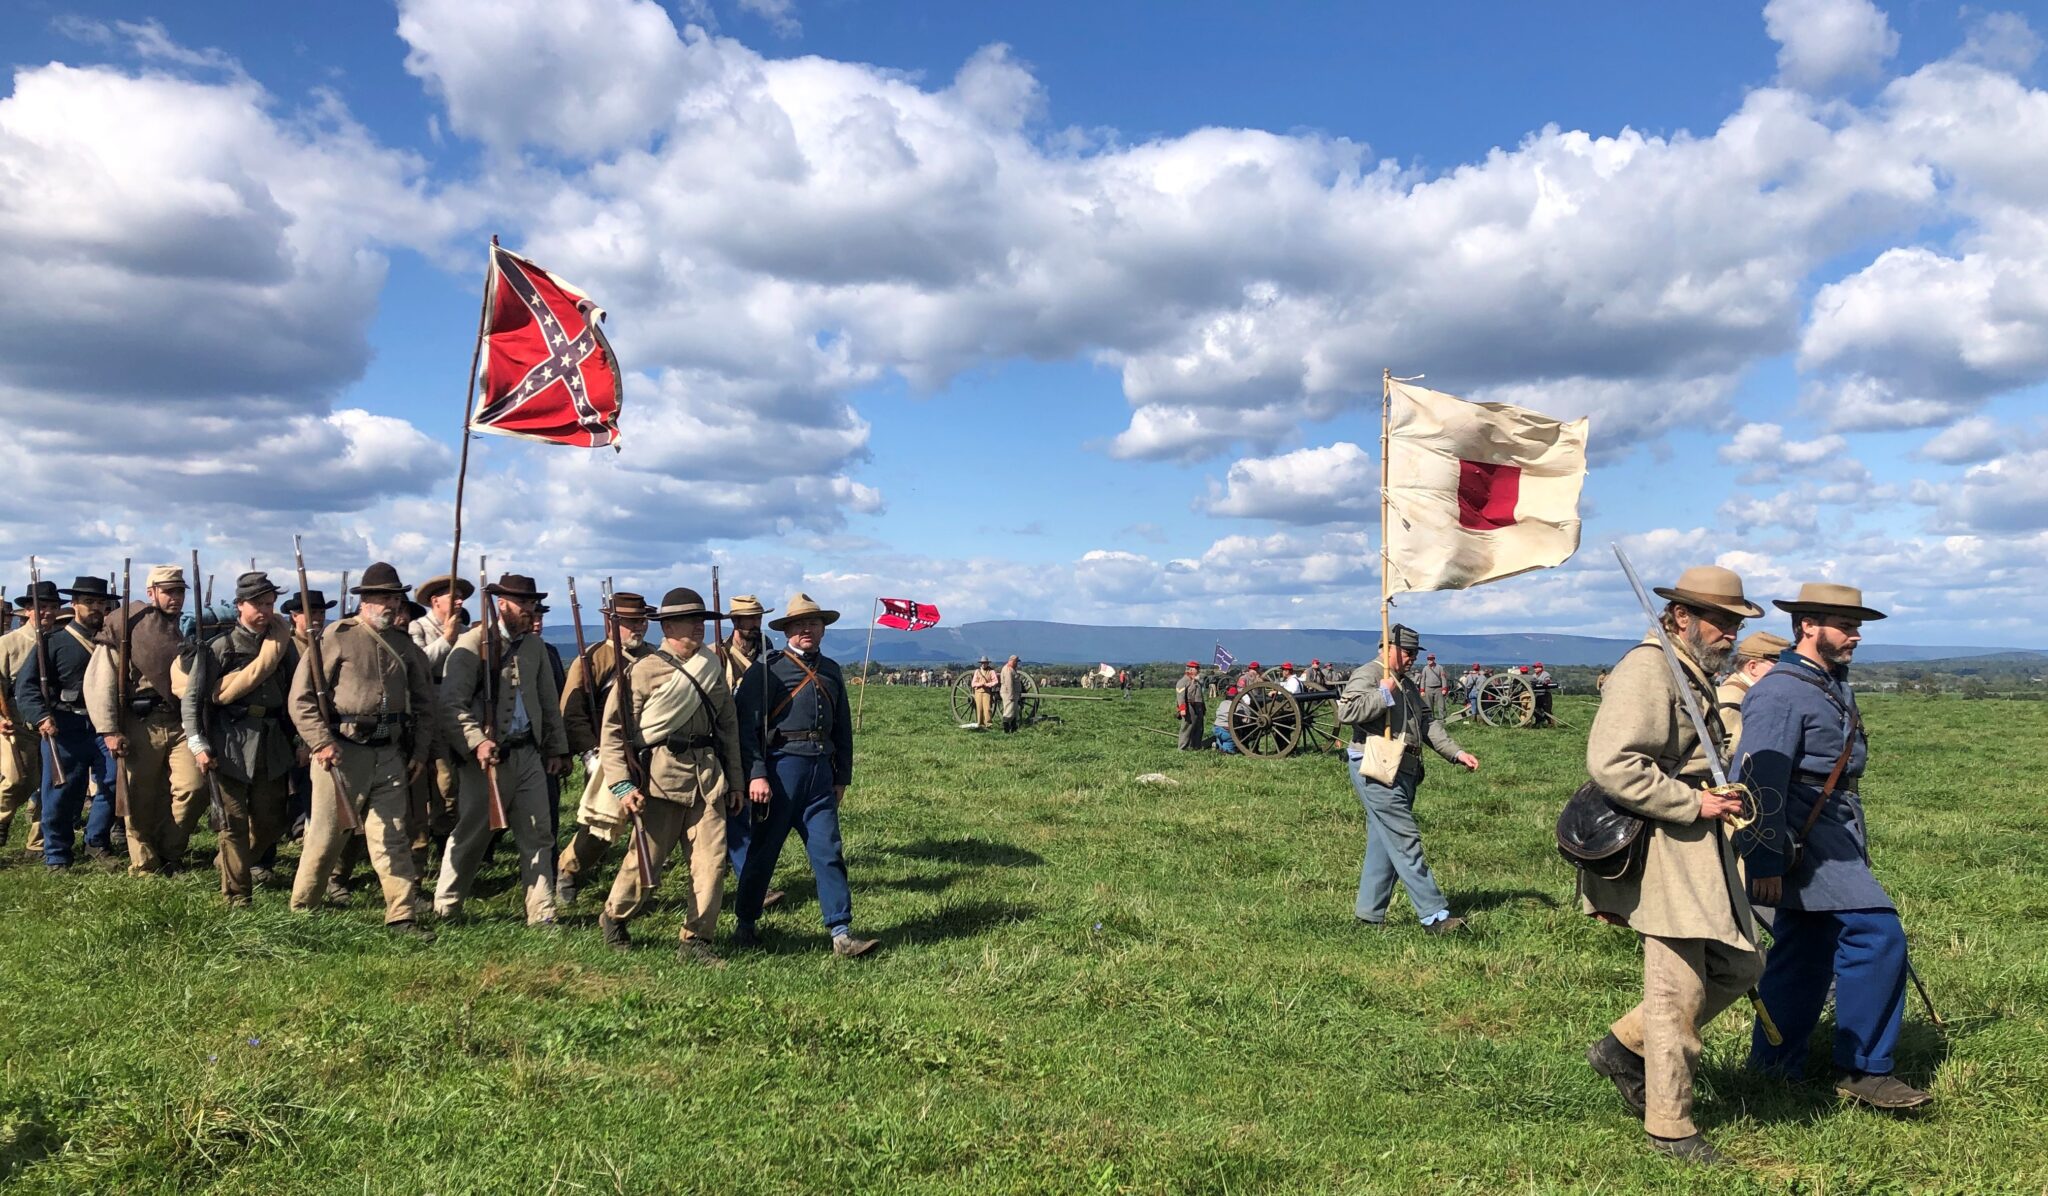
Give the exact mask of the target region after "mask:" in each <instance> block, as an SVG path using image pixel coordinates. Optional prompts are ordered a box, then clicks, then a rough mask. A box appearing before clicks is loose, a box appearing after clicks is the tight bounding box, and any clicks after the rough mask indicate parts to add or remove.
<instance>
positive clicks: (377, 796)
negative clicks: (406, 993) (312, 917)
mask: <svg viewBox="0 0 2048 1196" xmlns="http://www.w3.org/2000/svg"><path fill="white" fill-rule="evenodd" d="M337 743H338V745H339V746H340V748H341V764H340V767H339V768H336V769H326V768H322V767H321V766H320V765H319V764H318V763H317V762H316V763H315V764H314V765H313V800H312V808H311V809H309V810H308V811H307V812H306V838H305V842H304V843H303V844H302V845H301V846H300V849H299V871H298V874H297V875H296V876H294V877H293V878H292V908H293V909H296V910H312V909H318V908H320V904H321V902H322V901H324V900H325V899H326V896H327V881H328V879H329V878H330V877H332V876H333V875H334V866H335V864H337V863H338V862H340V860H341V853H342V850H343V849H344V848H346V847H347V846H348V841H349V839H350V837H351V836H350V835H349V834H348V833H347V832H345V831H343V830H342V829H341V819H340V816H339V814H338V812H337V810H336V807H335V797H334V795H335V774H336V773H339V774H340V776H341V783H342V786H343V788H344V789H345V790H346V791H347V793H348V796H349V799H350V801H351V802H352V804H353V805H354V806H355V811H356V818H357V819H358V820H359V821H360V822H361V823H362V826H363V831H364V834H365V836H366V838H367V839H368V841H369V848H370V866H371V867H373V868H375V869H376V870H377V879H378V881H379V882H380V883H381V884H382V885H383V886H384V921H386V922H387V923H388V922H411V921H413V920H415V919H417V918H418V917H419V905H420V879H419V873H417V872H415V871H413V867H412V841H411V840H412V835H411V828H410V827H408V826H407V825H406V822H407V817H408V815H409V814H410V813H411V811H410V810H409V809H408V807H409V806H410V805H411V792H410V790H409V789H408V787H407V786H406V783H405V755H404V753H403V752H401V751H400V750H399V745H398V744H396V743H387V744H384V745H382V746H380V747H364V746H363V745H361V744H356V743H348V742H346V741H337Z"/></svg>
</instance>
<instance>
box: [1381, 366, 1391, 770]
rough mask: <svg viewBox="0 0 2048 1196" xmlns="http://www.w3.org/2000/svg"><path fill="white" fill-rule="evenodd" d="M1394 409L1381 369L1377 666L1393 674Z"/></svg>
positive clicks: (1385, 372) (1386, 374) (1387, 377)
mask: <svg viewBox="0 0 2048 1196" xmlns="http://www.w3.org/2000/svg"><path fill="white" fill-rule="evenodd" d="M1393 410H1394V371H1393V370H1391V369H1388V368H1382V369H1381V370H1380V668H1382V669H1383V670H1385V672H1386V675H1388V676H1392V675H1393V672H1394V666H1393V664H1392V663H1391V660H1392V657H1390V656H1389V655H1388V653H1387V638H1388V637H1387V631H1388V619H1387V608H1388V607H1390V606H1392V605H1393V602H1394V596H1393V590H1392V582H1391V581H1390V579H1389V578H1388V576H1387V569H1388V565H1389V563H1390V560H1391V558H1390V557H1389V556H1388V554H1387V522H1388V521H1387V479H1388V473H1387V446H1388V444H1389V443H1390V442H1391V439H1392V437H1391V436H1390V435H1389V429H1390V427H1391V424H1392V421H1393ZM1387 725H1388V727H1389V732H1388V733H1389V734H1392V730H1391V728H1392V726H1393V720H1392V719H1389V720H1387Z"/></svg>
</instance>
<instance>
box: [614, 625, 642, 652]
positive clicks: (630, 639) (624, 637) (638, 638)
mask: <svg viewBox="0 0 2048 1196" xmlns="http://www.w3.org/2000/svg"><path fill="white" fill-rule="evenodd" d="M646 642H647V637H646V636H644V635H642V634H640V633H639V632H637V631H627V630H626V629H625V628H623V627H621V628H619V646H620V647H622V648H624V649H625V650H626V651H628V652H631V651H633V650H635V649H637V648H638V647H639V646H640V645H642V644H644V643H646Z"/></svg>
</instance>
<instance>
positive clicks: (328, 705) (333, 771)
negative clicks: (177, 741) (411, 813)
mask: <svg viewBox="0 0 2048 1196" xmlns="http://www.w3.org/2000/svg"><path fill="white" fill-rule="evenodd" d="M292 559H293V561H295V562H296V563H297V564H298V567H299V609H300V610H303V611H305V612H306V663H308V664H310V665H312V666H313V704H314V706H316V707H317V708H318V709H319V711H320V721H321V722H323V723H325V724H327V730H328V733H329V734H335V733H337V732H336V731H335V726H336V721H337V720H336V719H335V717H334V693H333V690H332V689H330V688H329V685H328V681H327V662H326V661H325V660H323V659H322V658H321V655H320V637H321V636H322V635H323V634H325V632H326V630H327V628H326V621H325V619H324V617H323V619H322V621H321V625H320V626H319V627H315V626H313V598H312V591H311V590H309V589H308V588H307V584H306V554H305V552H304V551H303V550H302V549H300V547H299V537H298V535H297V534H296V533H294V534H293V536H292ZM206 584H207V588H208V589H211V588H212V587H213V579H212V578H210V577H209V578H207V581H206ZM208 605H211V603H209V604H208ZM322 614H323V616H324V614H325V612H322ZM337 750H339V749H337ZM327 771H328V773H329V777H330V779H331V780H333V782H334V804H335V806H336V811H335V821H336V823H337V824H338V825H339V826H340V827H341V829H342V830H344V831H347V832H350V833H354V832H356V831H359V830H361V829H362V826H363V824H362V820H361V819H359V818H357V817H356V804H355V802H354V801H352V800H351V799H350V798H349V795H348V786H347V785H346V784H345V783H344V782H345V778H344V776H343V774H342V771H341V763H340V761H338V760H337V761H336V762H335V763H334V764H333V765H331V766H329V767H328V770H327Z"/></svg>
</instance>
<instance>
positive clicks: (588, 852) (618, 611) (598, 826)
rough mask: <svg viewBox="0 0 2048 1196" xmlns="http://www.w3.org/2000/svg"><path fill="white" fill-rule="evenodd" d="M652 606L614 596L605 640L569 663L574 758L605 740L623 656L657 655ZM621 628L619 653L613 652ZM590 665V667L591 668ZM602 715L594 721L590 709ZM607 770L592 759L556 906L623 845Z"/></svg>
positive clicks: (567, 719) (566, 688) (606, 612)
mask: <svg viewBox="0 0 2048 1196" xmlns="http://www.w3.org/2000/svg"><path fill="white" fill-rule="evenodd" d="M652 611H653V608H652V607H650V606H648V605H647V599H645V598H643V597H641V596H640V595H638V594H635V593H632V592H630V591H627V590H619V591H617V592H615V593H614V594H612V601H611V605H610V606H605V607H600V608H599V610H598V613H599V614H601V615H602V616H603V617H604V636H603V638H601V639H599V640H598V641H597V642H596V643H594V644H591V645H589V647H588V650H587V651H586V652H585V653H584V655H583V657H582V658H580V659H577V660H573V661H570V662H569V675H568V678H567V679H566V682H565V684H564V685H563V686H562V723H563V726H564V727H565V728H566V730H567V733H568V739H569V754H570V755H572V756H581V755H585V754H586V753H590V752H595V751H596V750H597V749H598V742H599V739H600V738H601V736H600V734H599V731H600V728H601V725H602V724H603V721H604V705H605V703H606V702H607V701H609V700H610V696H611V692H612V688H613V682H615V681H616V680H617V679H618V677H617V674H618V659H617V658H618V656H619V655H620V654H623V655H624V656H625V658H626V662H627V664H628V665H631V664H632V662H634V661H637V660H639V659H640V658H641V657H644V656H646V655H647V654H648V653H650V652H652V651H654V646H653V645H652V644H650V643H648V642H647V618H648V615H649V614H650V613H652ZM615 628H616V630H617V633H618V637H619V651H618V652H617V653H615V652H613V651H612V633H613V631H614V629H615ZM586 666H588V667H586ZM592 710H595V711H597V716H596V719H595V721H593V720H592V717H591V711H592ZM609 779H615V778H607V777H606V776H605V771H604V769H603V768H601V767H598V766H597V761H596V760H594V759H593V760H592V761H591V762H590V764H589V766H588V767H587V775H586V776H585V777H584V788H583V795H582V797H581V799H580V800H578V801H577V803H576V832H575V834H574V835H573V836H571V838H570V839H569V845H568V846H567V847H564V848H563V849H562V854H561V855H560V856H558V857H556V859H555V902H556V904H557V905H574V904H575V903H576V897H577V894H578V893H579V892H580V891H581V890H582V888H583V885H584V883H585V882H586V881H590V880H592V879H594V877H595V876H596V873H597V869H598V867H599V866H600V865H601V864H603V863H604V857H605V855H606V853H608V852H609V851H610V850H611V848H612V844H614V843H623V842H624V841H625V835H624V834H622V833H621V831H622V829H623V827H624V825H625V819H624V816H623V814H622V812H621V811H620V810H619V807H618V803H617V802H616V801H614V800H613V799H612V796H611V793H610V791H609V789H608V787H607V786H608V782H609Z"/></svg>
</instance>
